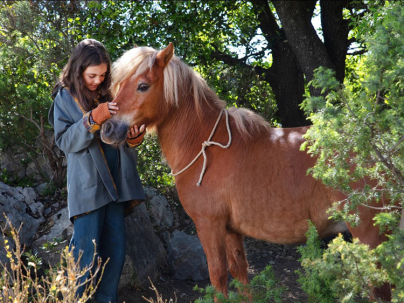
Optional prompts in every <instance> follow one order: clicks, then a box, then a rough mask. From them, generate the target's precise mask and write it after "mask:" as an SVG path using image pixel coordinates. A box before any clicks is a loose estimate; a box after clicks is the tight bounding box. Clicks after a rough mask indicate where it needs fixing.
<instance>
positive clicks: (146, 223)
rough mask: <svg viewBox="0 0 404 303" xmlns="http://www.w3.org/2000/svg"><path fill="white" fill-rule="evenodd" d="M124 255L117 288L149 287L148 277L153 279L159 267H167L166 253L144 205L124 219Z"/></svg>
mask: <svg viewBox="0 0 404 303" xmlns="http://www.w3.org/2000/svg"><path fill="white" fill-rule="evenodd" d="M125 225H126V255H127V262H126V264H125V271H124V273H123V274H122V276H121V281H120V283H119V287H120V288H121V287H127V286H128V285H130V286H132V287H133V286H135V285H138V286H142V287H149V286H150V282H149V280H148V277H150V278H151V279H152V281H153V280H154V279H155V277H156V276H157V275H158V272H159V271H160V269H161V267H164V266H166V265H167V262H166V256H167V252H166V250H165V249H164V246H163V244H162V243H161V241H160V239H159V238H158V237H157V235H156V234H155V233H154V229H153V224H152V223H151V221H150V217H149V215H148V212H147V209H146V206H145V205H144V203H142V204H141V205H139V206H137V207H136V208H135V210H134V212H133V214H131V215H130V216H128V217H126V219H125Z"/></svg>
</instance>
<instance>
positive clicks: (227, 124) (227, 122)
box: [171, 109, 231, 186]
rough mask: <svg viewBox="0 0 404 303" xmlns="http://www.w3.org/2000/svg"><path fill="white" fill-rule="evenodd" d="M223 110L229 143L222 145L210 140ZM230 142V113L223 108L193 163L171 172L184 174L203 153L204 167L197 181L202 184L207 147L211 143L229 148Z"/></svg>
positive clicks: (198, 184) (204, 166)
mask: <svg viewBox="0 0 404 303" xmlns="http://www.w3.org/2000/svg"><path fill="white" fill-rule="evenodd" d="M223 112H224V113H225V114H226V126H227V133H228V134H229V142H228V143H227V145H222V144H220V143H218V142H214V141H210V140H211V139H212V137H213V135H214V134H215V131H216V128H217V126H218V124H219V121H220V118H221V117H222V115H223ZM230 144H231V131H230V124H229V113H228V111H227V110H225V109H223V110H222V111H220V115H219V118H218V119H217V121H216V124H215V126H214V127H213V129H212V132H211V133H210V136H209V139H208V140H206V141H205V142H203V143H202V149H201V151H200V152H199V153H198V155H197V156H196V157H195V158H194V159H193V160H192V161H191V163H189V164H188V165H187V166H186V167H185V168H183V169H182V170H180V171H179V172H178V173H175V174H174V173H173V171H171V174H172V175H173V176H178V175H179V174H182V173H183V172H184V171H186V170H187V169H188V168H190V167H191V166H192V164H194V163H195V162H196V160H198V158H199V157H200V156H201V155H203V167H202V171H201V174H200V176H199V181H198V183H196V185H197V186H200V185H201V183H202V179H203V175H204V174H205V170H206V161H207V159H206V152H205V149H206V148H207V147H208V146H211V145H216V146H219V147H221V148H224V149H227V148H228V147H229V146H230Z"/></svg>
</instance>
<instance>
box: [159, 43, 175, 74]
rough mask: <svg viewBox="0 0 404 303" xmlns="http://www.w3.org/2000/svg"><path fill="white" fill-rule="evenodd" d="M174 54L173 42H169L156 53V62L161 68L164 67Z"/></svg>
mask: <svg viewBox="0 0 404 303" xmlns="http://www.w3.org/2000/svg"><path fill="white" fill-rule="evenodd" d="M173 55H174V44H173V43H172V42H170V44H168V46H167V47H166V48H165V49H163V50H162V51H160V52H159V53H158V54H157V57H156V62H157V65H158V66H159V67H161V68H165V67H166V66H167V64H168V62H170V60H171V58H172V57H173Z"/></svg>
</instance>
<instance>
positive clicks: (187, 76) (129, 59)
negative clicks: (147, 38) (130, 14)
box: [111, 47, 270, 137]
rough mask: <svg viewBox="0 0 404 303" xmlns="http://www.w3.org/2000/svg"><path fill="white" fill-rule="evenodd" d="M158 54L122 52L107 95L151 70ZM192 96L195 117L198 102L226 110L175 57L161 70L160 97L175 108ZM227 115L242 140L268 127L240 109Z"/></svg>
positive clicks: (141, 49)
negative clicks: (162, 89)
mask: <svg viewBox="0 0 404 303" xmlns="http://www.w3.org/2000/svg"><path fill="white" fill-rule="evenodd" d="M158 53H159V51H158V50H155V49H153V48H151V47H135V48H132V49H131V50H128V51H126V52H125V53H124V54H123V55H122V56H121V57H120V58H119V59H118V60H117V61H115V62H114V64H113V68H112V86H111V93H112V95H113V96H114V97H115V96H116V94H117V93H118V91H119V87H120V84H121V83H122V82H123V81H125V80H127V79H128V78H130V77H131V76H132V75H134V76H135V77H137V76H139V75H141V74H143V73H145V72H146V71H147V70H148V69H149V70H151V68H152V67H153V64H154V62H155V59H156V56H157V54H158ZM189 93H191V94H192V97H193V99H194V102H195V109H196V111H197V113H198V114H199V112H200V110H201V105H202V102H206V104H207V105H209V106H210V107H215V108H218V109H224V108H226V103H225V102H224V101H223V100H221V99H220V98H219V96H218V95H217V94H216V93H215V92H214V91H213V90H212V89H211V88H210V87H209V85H208V84H207V83H206V81H205V79H203V78H202V77H201V76H200V75H199V74H198V73H197V72H195V71H194V70H193V69H191V68H190V67H189V66H188V65H186V64H185V63H184V62H182V61H181V60H180V59H179V58H178V57H176V56H175V55H174V56H173V57H172V59H171V60H170V62H169V64H168V65H167V66H166V67H165V69H164V96H165V99H166V101H167V102H168V103H170V104H171V105H174V106H179V105H180V104H179V102H180V97H181V98H184V96H186V95H188V94H189ZM229 113H230V114H231V116H232V117H233V118H234V120H235V123H236V125H237V128H238V129H239V130H240V132H241V135H242V136H243V137H250V135H251V133H252V132H255V131H257V130H259V129H262V128H264V129H269V128H270V125H269V123H268V122H266V121H265V120H264V119H263V118H262V117H261V116H259V115H257V114H255V113H254V112H252V111H250V110H247V109H242V108H230V109H229Z"/></svg>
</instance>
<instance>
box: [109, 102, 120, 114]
mask: <svg viewBox="0 0 404 303" xmlns="http://www.w3.org/2000/svg"><path fill="white" fill-rule="evenodd" d="M107 103H108V110H109V113H110V114H111V115H116V113H117V112H118V109H119V107H118V106H117V103H116V102H107Z"/></svg>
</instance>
